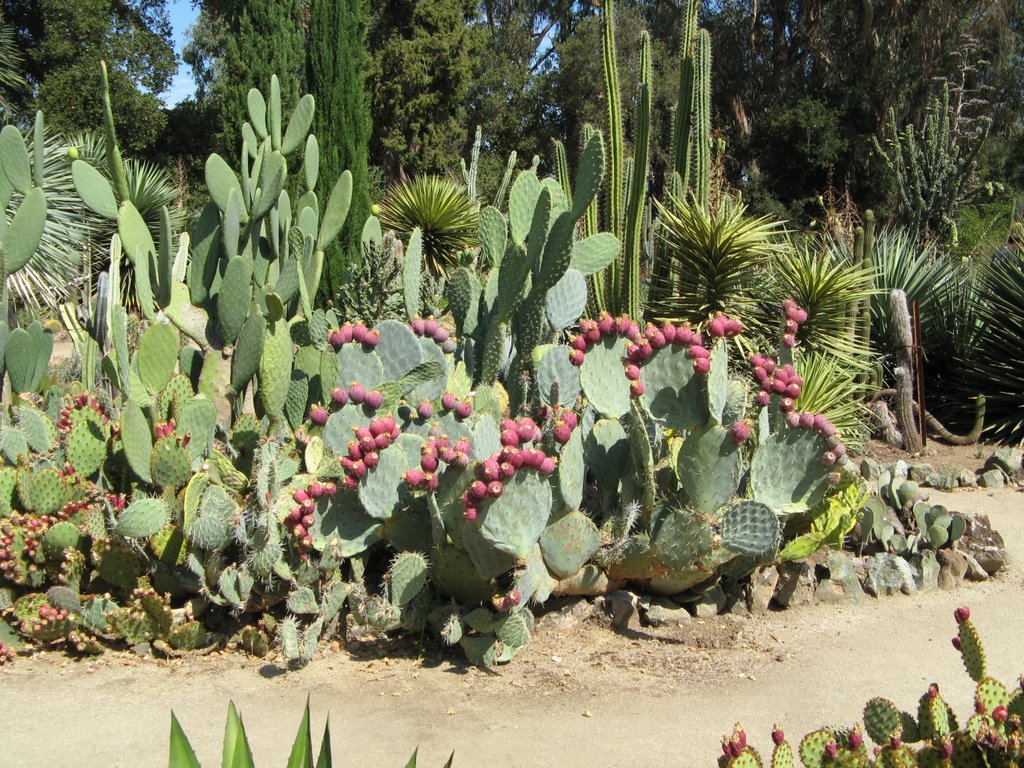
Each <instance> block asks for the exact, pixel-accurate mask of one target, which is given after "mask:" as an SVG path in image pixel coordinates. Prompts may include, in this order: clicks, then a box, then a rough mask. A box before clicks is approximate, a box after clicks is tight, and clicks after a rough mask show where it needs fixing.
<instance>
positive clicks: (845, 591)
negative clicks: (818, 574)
mask: <svg viewBox="0 0 1024 768" xmlns="http://www.w3.org/2000/svg"><path fill="white" fill-rule="evenodd" d="M823 570H824V571H825V574H826V575H825V577H824V578H822V579H819V581H818V585H817V586H816V587H815V588H814V598H815V599H816V600H818V601H820V602H823V603H859V602H860V601H861V599H862V598H863V597H864V588H863V587H862V586H861V584H860V579H859V578H858V576H857V568H856V567H855V565H854V562H853V560H852V559H851V558H850V557H849V555H847V554H845V553H843V552H829V555H828V560H826V562H825V567H824V569H823Z"/></svg>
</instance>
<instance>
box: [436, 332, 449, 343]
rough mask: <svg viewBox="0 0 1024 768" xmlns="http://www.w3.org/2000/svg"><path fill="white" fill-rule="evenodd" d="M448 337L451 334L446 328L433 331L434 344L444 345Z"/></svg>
mask: <svg viewBox="0 0 1024 768" xmlns="http://www.w3.org/2000/svg"><path fill="white" fill-rule="evenodd" d="M449 336H451V333H449V332H448V329H447V328H438V329H437V330H436V331H434V342H435V343H437V344H444V343H445V342H446V341H448V337H449Z"/></svg>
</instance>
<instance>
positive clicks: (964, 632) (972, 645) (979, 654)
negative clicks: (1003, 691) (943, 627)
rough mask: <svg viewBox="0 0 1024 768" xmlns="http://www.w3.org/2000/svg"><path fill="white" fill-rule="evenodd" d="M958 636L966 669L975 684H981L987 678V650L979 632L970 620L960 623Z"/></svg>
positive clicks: (961, 656)
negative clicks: (983, 645) (982, 643)
mask: <svg viewBox="0 0 1024 768" xmlns="http://www.w3.org/2000/svg"><path fill="white" fill-rule="evenodd" d="M958 636H959V638H960V658H961V659H963V662H964V668H965V669H966V670H967V674H968V675H969V676H970V678H971V679H972V680H973V681H974V682H976V683H980V682H981V681H982V680H983V679H984V677H985V649H984V647H982V645H981V638H980V637H979V636H978V630H976V629H975V628H974V625H973V624H972V623H971V620H970V619H965V620H964V621H961V622H960V625H959V628H958Z"/></svg>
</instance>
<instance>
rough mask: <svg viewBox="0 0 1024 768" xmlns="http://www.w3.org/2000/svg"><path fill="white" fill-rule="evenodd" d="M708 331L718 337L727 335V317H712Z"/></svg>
mask: <svg viewBox="0 0 1024 768" xmlns="http://www.w3.org/2000/svg"><path fill="white" fill-rule="evenodd" d="M708 333H710V334H711V335H712V336H713V337H714V338H716V339H720V338H722V337H723V336H725V318H724V317H722V316H721V315H719V316H718V317H713V318H711V321H710V322H709V323H708Z"/></svg>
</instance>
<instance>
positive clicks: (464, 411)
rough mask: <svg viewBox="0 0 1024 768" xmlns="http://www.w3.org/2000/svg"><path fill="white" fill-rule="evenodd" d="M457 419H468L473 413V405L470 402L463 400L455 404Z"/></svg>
mask: <svg viewBox="0 0 1024 768" xmlns="http://www.w3.org/2000/svg"><path fill="white" fill-rule="evenodd" d="M454 410H455V418H457V419H468V418H469V417H470V414H472V413H473V404H472V403H471V402H469V400H461V401H459V402H458V403H456V404H455V409H454Z"/></svg>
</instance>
